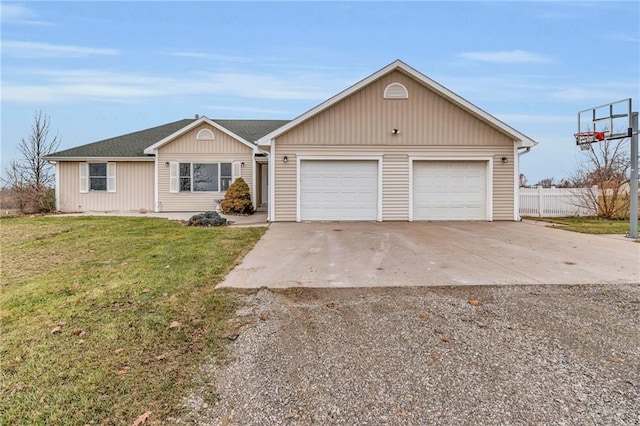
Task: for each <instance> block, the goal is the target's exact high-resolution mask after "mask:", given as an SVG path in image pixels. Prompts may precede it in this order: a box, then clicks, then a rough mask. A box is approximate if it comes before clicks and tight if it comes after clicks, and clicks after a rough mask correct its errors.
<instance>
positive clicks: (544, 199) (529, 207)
mask: <svg viewBox="0 0 640 426" xmlns="http://www.w3.org/2000/svg"><path fill="white" fill-rule="evenodd" d="M588 192H589V189H588V188H543V187H541V186H540V187H537V188H520V216H534V217H564V216H589V215H591V214H593V212H590V211H589V209H588V208H585V207H584V206H583V204H584V202H583V201H582V200H583V199H584V196H585V195H586V194H587V193H588Z"/></svg>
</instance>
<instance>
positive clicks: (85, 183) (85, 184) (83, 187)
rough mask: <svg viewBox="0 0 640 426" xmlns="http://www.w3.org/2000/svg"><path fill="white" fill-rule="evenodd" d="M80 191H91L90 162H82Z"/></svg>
mask: <svg viewBox="0 0 640 426" xmlns="http://www.w3.org/2000/svg"><path fill="white" fill-rule="evenodd" d="M80 192H81V193H83V194H84V193H87V192H89V163H80Z"/></svg>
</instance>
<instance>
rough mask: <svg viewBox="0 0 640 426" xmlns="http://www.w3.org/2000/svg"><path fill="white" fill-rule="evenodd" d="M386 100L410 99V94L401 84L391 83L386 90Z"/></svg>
mask: <svg viewBox="0 0 640 426" xmlns="http://www.w3.org/2000/svg"><path fill="white" fill-rule="evenodd" d="M384 98H385V99H408V98H409V92H408V91H407V88H406V87H404V86H403V85H402V84H400V83H391V84H390V85H388V86H387V88H386V89H384Z"/></svg>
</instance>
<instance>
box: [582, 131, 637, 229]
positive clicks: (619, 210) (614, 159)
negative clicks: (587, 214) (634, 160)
mask: <svg viewBox="0 0 640 426" xmlns="http://www.w3.org/2000/svg"><path fill="white" fill-rule="evenodd" d="M626 141H627V139H618V140H604V141H602V142H598V143H592V144H590V145H589V148H588V149H587V150H584V151H582V153H583V161H582V162H581V163H580V164H579V166H578V170H577V171H576V173H575V175H574V176H572V178H571V181H573V182H575V183H581V184H582V186H585V187H586V188H587V189H586V190H585V191H584V193H583V195H582V196H581V199H580V200H579V202H580V204H581V206H582V207H585V208H587V209H589V210H591V211H592V212H593V213H594V214H595V215H597V216H598V217H601V218H606V219H620V218H625V217H627V216H628V214H629V205H630V198H629V181H630V177H629V171H630V168H631V159H630V158H629V150H628V149H627V147H628V144H627V142H626Z"/></svg>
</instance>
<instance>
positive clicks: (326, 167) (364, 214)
mask: <svg viewBox="0 0 640 426" xmlns="http://www.w3.org/2000/svg"><path fill="white" fill-rule="evenodd" d="M377 206H378V163H377V161H371V160H362V161H361V160H302V161H301V162H300V219H301V220H376V219H377Z"/></svg>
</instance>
